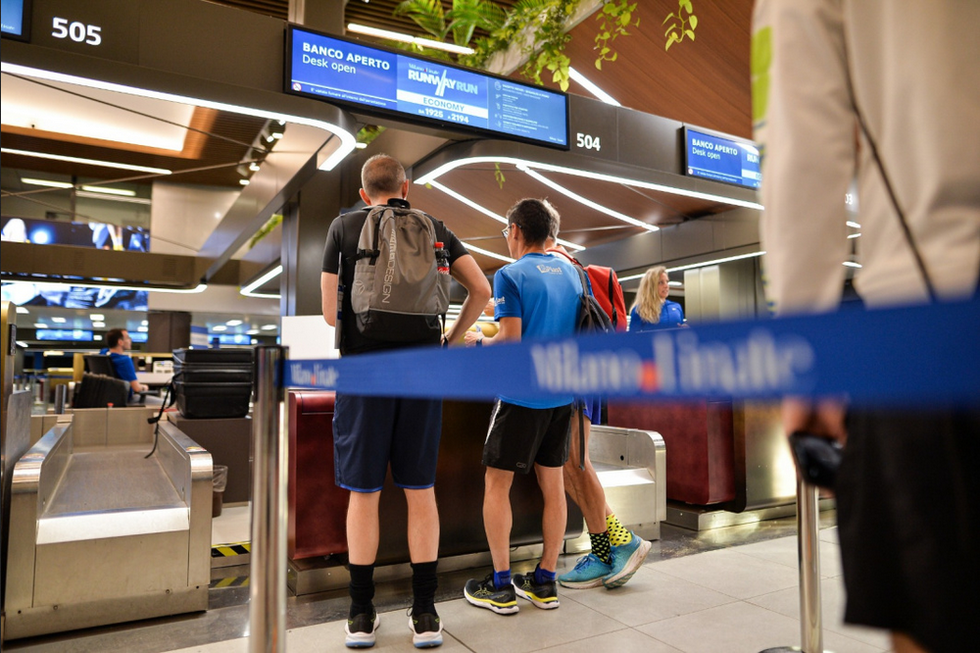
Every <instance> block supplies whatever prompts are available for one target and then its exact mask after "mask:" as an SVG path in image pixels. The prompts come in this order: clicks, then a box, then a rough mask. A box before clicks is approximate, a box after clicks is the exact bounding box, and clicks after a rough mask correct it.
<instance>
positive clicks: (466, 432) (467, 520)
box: [288, 390, 582, 565]
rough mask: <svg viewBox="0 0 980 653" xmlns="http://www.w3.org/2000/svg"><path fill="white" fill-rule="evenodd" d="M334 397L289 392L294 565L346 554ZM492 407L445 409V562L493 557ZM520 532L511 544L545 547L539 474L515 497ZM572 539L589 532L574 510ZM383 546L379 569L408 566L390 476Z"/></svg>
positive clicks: (401, 503) (397, 494)
mask: <svg viewBox="0 0 980 653" xmlns="http://www.w3.org/2000/svg"><path fill="white" fill-rule="evenodd" d="M333 402H334V394H333V393H332V392H326V391H312V390H311V391H307V390H290V391H289V393H288V421H289V455H288V460H289V487H288V497H289V498H288V504H289V536H288V542H289V544H288V555H289V558H290V559H291V560H299V559H304V558H312V557H318V556H330V555H337V554H345V553H346V552H347V525H346V518H347V517H346V516H347V502H348V496H349V493H348V492H347V490H344V489H342V488H340V487H338V486H337V485H336V484H335V483H334V466H333ZM491 407H492V406H491V404H490V403H480V402H456V401H445V402H443V419H442V422H443V424H442V440H441V444H440V449H439V464H438V467H437V470H436V485H435V491H436V500H437V501H438V504H439V515H440V522H441V524H440V526H441V538H440V542H439V555H440V557H448V556H456V555H463V554H468V553H476V552H484V551H487V550H488V547H487V538H486V534H485V532H484V529H483V475H484V467H483V464H482V462H481V459H482V455H483V441H484V439H485V437H486V430H487V427H488V426H489V424H490V410H491ZM511 503H512V506H513V511H514V525H513V529H512V532H511V544H512V545H514V546H522V545H527V544H535V543H540V542H541V512H542V510H543V508H544V502H543V500H542V498H541V492H540V490H539V489H538V486H537V480H536V479H535V477H534V475H533V474H518V475H516V477H515V479H514V486H513V489H512V491H511ZM568 505H569V510H568V512H569V515H568V527H567V529H566V537H569V538H571V537H576V536H578V535H579V534H580V533H581V530H582V513H581V511H580V510H579V509H578V507H577V506H575V504H574V503H572V502H569V504H568ZM380 513H381V524H382V528H381V542H380V546H379V547H378V564H379V565H385V564H396V563H404V562H407V561H408V560H409V555H408V540H407V536H406V526H407V522H408V515H407V511H406V505H405V498H404V493H403V491H402V490H401V489H399V488H397V487H395V486H394V485H393V484H392V482H391V478H390V475H389V478H388V479H386V481H385V486H384V489H383V490H382V492H381V506H380Z"/></svg>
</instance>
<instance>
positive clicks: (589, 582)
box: [558, 553, 612, 590]
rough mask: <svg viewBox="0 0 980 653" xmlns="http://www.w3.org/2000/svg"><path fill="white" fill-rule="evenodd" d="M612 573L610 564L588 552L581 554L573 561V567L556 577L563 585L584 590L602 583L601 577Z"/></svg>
mask: <svg viewBox="0 0 980 653" xmlns="http://www.w3.org/2000/svg"><path fill="white" fill-rule="evenodd" d="M611 573H612V565H611V564H608V563H605V562H603V561H602V560H600V559H599V557H598V556H597V555H596V554H594V553H590V554H589V555H587V556H582V557H581V558H579V559H578V562H576V563H575V569H572V570H571V571H568V572H565V573H564V574H562V575H561V576H559V577H558V582H559V583H561V584H562V586H563V587H571V588H572V589H579V590H584V589H588V588H590V587H599V586H600V585H602V579H603V578H605V577H606V576H608V575H610V574H611Z"/></svg>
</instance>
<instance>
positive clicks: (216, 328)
mask: <svg viewBox="0 0 980 653" xmlns="http://www.w3.org/2000/svg"><path fill="white" fill-rule="evenodd" d="M211 330H212V331H227V330H228V327H226V326H225V325H224V324H218V325H216V326H213V327H211Z"/></svg>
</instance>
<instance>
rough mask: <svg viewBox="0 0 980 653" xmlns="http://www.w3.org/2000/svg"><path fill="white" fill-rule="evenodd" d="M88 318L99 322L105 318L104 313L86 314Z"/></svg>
mask: <svg viewBox="0 0 980 653" xmlns="http://www.w3.org/2000/svg"><path fill="white" fill-rule="evenodd" d="M88 319H90V320H92V321H93V322H101V321H102V320H104V319H105V315H103V314H102V313H92V314H91V315H89V316H88Z"/></svg>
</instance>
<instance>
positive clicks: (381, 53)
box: [286, 27, 568, 148]
mask: <svg viewBox="0 0 980 653" xmlns="http://www.w3.org/2000/svg"><path fill="white" fill-rule="evenodd" d="M288 47H289V51H288V52H287V53H286V60H287V62H288V63H289V70H288V71H287V76H288V79H287V80H286V84H287V89H288V90H289V91H290V92H292V93H298V94H301V95H308V96H312V97H316V98H319V99H326V100H336V101H339V102H346V103H353V104H357V105H360V106H362V107H365V108H368V109H374V110H379V111H387V112H392V113H394V114H399V115H401V116H405V117H408V118H411V119H421V120H423V121H430V122H436V123H439V124H440V125H443V126H448V125H458V126H459V127H462V128H466V129H474V130H480V131H485V132H491V133H493V134H494V135H497V136H506V137H512V138H517V139H520V140H525V141H531V142H534V143H537V144H541V145H552V146H556V147H563V148H567V147H568V98H567V96H565V94H563V93H559V92H556V91H551V90H548V89H545V88H538V87H533V86H528V85H524V84H520V83H518V82H513V81H510V80H507V79H503V78H498V77H494V76H491V75H488V74H486V73H482V72H479V71H475V70H468V69H464V68H459V67H457V66H452V65H448V64H444V63H441V62H438V61H433V60H429V59H422V58H420V57H413V56H410V55H407V54H399V53H396V52H389V51H387V50H381V49H379V48H374V47H368V46H365V45H361V44H359V43H354V42H351V41H347V40H343V39H338V38H334V37H331V36H326V35H323V34H317V33H315V32H309V31H307V30H304V29H299V28H297V27H291V28H290V31H289V39H288Z"/></svg>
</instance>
